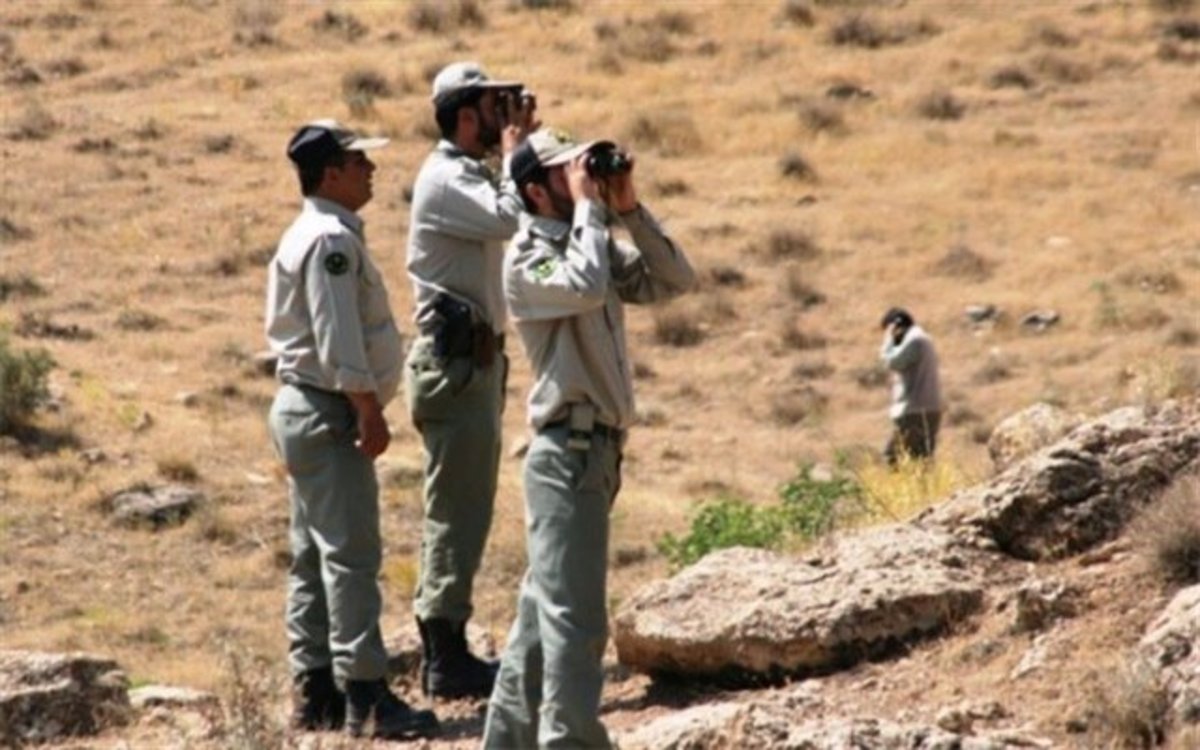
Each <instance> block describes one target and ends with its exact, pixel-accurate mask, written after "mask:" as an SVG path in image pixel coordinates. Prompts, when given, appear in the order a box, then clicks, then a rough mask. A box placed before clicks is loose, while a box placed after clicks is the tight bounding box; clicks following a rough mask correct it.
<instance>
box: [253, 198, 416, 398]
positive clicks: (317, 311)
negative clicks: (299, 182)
mask: <svg viewBox="0 0 1200 750" xmlns="http://www.w3.org/2000/svg"><path fill="white" fill-rule="evenodd" d="M266 329H267V340H268V341H269V342H270V345H271V350H272V351H273V352H275V353H276V354H277V355H279V367H278V369H277V370H276V372H277V375H278V377H279V379H280V380H282V381H283V382H285V383H299V384H304V385H311V386H315V387H317V388H322V389H324V390H327V391H345V392H351V393H354V392H358V393H363V392H371V393H374V394H375V395H376V396H377V397H378V398H379V402H380V403H381V404H386V403H387V402H388V401H390V400H391V399H392V397H393V396H395V395H396V389H397V388H398V387H399V384H400V372H401V367H402V362H401V356H400V348H401V344H400V333H399V331H398V330H397V329H396V322H395V320H393V318H392V309H391V307H390V306H389V305H388V296H387V290H386V289H385V288H384V286H383V277H382V276H381V275H380V273H379V269H378V268H376V267H375V264H374V263H373V262H372V261H371V256H370V255H369V254H368V253H367V247H366V244H365V243H364V241H363V222H362V219H360V218H359V217H358V215H356V214H355V213H354V212H352V211H348V210H346V209H345V208H343V207H342V206H340V205H338V204H336V203H333V202H332V201H327V200H323V199H321V198H305V200H304V208H303V210H301V212H300V216H299V217H297V219H296V220H295V221H294V222H293V223H292V225H291V226H290V227H288V229H287V231H286V232H284V234H283V238H282V239H281V240H280V241H279V250H278V251H277V252H276V253H275V257H274V258H273V259H272V260H271V267H270V269H269V271H268V273H267V324H266Z"/></svg>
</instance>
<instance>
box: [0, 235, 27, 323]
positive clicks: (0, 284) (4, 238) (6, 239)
mask: <svg viewBox="0 0 1200 750" xmlns="http://www.w3.org/2000/svg"><path fill="white" fill-rule="evenodd" d="M31 237H33V231H32V230H30V229H29V228H28V227H23V226H21V225H19V224H16V223H14V222H13V221H12V220H11V219H9V218H8V217H7V216H0V245H7V244H8V243H11V242H19V241H20V240H27V239H29V238H31ZM6 280H7V277H0V302H3V301H4V296H3V291H2V290H3V289H4V284H5V283H6Z"/></svg>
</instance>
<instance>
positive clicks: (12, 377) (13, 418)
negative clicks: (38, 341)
mask: <svg viewBox="0 0 1200 750" xmlns="http://www.w3.org/2000/svg"><path fill="white" fill-rule="evenodd" d="M53 368H54V359H53V358H51V356H50V353H49V352H47V351H46V350H45V349H33V350H24V351H14V350H12V349H10V348H9V342H8V334H7V333H5V332H3V331H0V435H8V434H11V433H13V432H14V431H15V430H17V429H18V428H21V427H24V426H25V425H26V424H27V422H28V420H29V417H30V416H32V415H33V411H34V409H36V408H37V407H38V406H40V405H41V404H42V403H44V402H45V401H46V400H47V399H48V398H50V391H49V389H48V388H47V387H46V375H47V374H49V372H50V370H52V369H53Z"/></svg>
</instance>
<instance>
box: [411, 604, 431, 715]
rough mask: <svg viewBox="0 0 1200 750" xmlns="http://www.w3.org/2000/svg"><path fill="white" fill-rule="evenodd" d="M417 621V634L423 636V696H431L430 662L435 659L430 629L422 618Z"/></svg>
mask: <svg viewBox="0 0 1200 750" xmlns="http://www.w3.org/2000/svg"><path fill="white" fill-rule="evenodd" d="M415 619H416V621H417V632H418V633H419V634H420V635H421V695H424V696H428V695H429V661H430V659H431V658H433V652H432V651H431V650H430V648H429V644H430V642H431V641H430V638H429V629H428V628H426V627H425V622H424V621H423V620H422V619H421V618H420V617H417V618H415Z"/></svg>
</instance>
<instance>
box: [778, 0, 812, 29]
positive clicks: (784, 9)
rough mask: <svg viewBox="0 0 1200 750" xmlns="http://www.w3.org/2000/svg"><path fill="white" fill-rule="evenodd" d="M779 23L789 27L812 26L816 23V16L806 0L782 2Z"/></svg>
mask: <svg viewBox="0 0 1200 750" xmlns="http://www.w3.org/2000/svg"><path fill="white" fill-rule="evenodd" d="M779 22H780V23H783V24H787V25H789V26H804V27H808V26H813V25H815V24H816V23H817V14H816V13H814V12H813V7H812V4H811V3H809V2H808V0H783V5H781V6H780V7H779Z"/></svg>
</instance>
